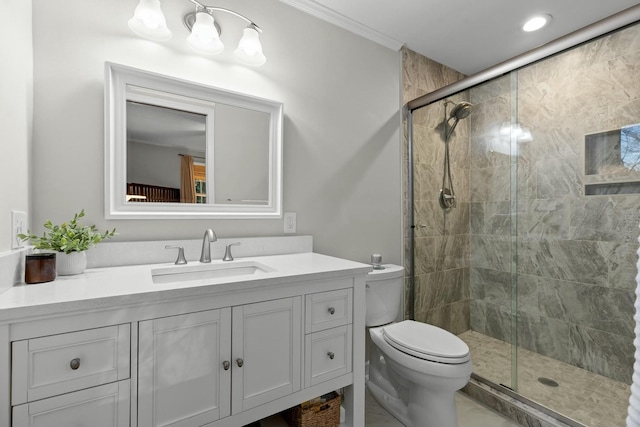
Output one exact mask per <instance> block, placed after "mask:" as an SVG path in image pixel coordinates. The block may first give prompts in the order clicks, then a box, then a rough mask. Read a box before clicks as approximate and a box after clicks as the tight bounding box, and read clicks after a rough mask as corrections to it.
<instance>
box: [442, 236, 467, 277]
mask: <svg viewBox="0 0 640 427" xmlns="http://www.w3.org/2000/svg"><path fill="white" fill-rule="evenodd" d="M435 241H436V248H435V250H436V257H435V260H436V269H437V270H452V269H456V268H465V267H468V266H469V235H468V234H459V235H451V236H442V237H435Z"/></svg>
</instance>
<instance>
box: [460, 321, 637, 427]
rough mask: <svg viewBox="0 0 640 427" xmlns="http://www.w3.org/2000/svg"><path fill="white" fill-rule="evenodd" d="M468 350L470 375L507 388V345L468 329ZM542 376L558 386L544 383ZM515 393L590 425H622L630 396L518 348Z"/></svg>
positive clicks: (608, 382) (622, 387) (623, 387)
mask: <svg viewBox="0 0 640 427" xmlns="http://www.w3.org/2000/svg"><path fill="white" fill-rule="evenodd" d="M459 337H460V338H461V339H462V340H463V341H464V342H466V343H467V345H468V346H469V349H470V350H471V360H472V362H473V372H474V373H475V374H476V375H479V376H481V377H484V378H486V379H488V380H489V381H491V382H494V383H496V384H503V385H506V386H510V385H511V346H510V345H509V344H507V343H505V342H504V341H500V340H497V339H495V338H491V337H488V336H486V335H482V334H480V333H478V332H474V331H467V332H463V333H462V334H460V335H459ZM541 377H543V378H545V379H552V380H553V381H555V382H556V383H557V384H558V386H557V387H550V386H549V385H545V384H544V382H546V381H542V382H541V381H539V379H540V378H541ZM518 393H519V394H521V395H522V396H524V397H526V398H527V399H530V400H532V401H535V402H537V403H539V404H540V405H543V406H546V407H547V408H549V409H551V410H553V411H555V412H557V413H559V414H562V415H564V416H565V417H568V418H571V419H573V420H575V421H578V422H579V423H581V424H584V425H585V426H588V427H612V426H624V425H625V419H626V416H627V405H628V403H629V396H630V394H631V392H630V388H629V385H628V384H625V383H621V382H618V381H614V380H612V379H610V378H607V377H603V376H601V375H597V374H594V373H592V372H589V371H586V370H584V369H580V368H576V367H575V366H572V365H569V364H566V363H564V362H560V361H558V360H555V359H551V358H549V357H546V356H542V355H540V354H538V353H534V352H531V351H528V350H525V349H518Z"/></svg>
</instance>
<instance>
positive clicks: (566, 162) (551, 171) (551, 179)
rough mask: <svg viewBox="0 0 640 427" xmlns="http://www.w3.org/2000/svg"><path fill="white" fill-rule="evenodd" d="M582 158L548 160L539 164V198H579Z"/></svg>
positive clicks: (581, 189)
mask: <svg viewBox="0 0 640 427" xmlns="http://www.w3.org/2000/svg"><path fill="white" fill-rule="evenodd" d="M580 163H581V158H579V157H575V158H571V159H569V158H567V159H547V160H545V161H539V162H538V163H537V172H538V173H537V176H538V198H540V199H558V198H563V197H578V196H582V195H583V194H584V190H583V188H582V178H581V177H582V172H581V171H582V167H581V165H580Z"/></svg>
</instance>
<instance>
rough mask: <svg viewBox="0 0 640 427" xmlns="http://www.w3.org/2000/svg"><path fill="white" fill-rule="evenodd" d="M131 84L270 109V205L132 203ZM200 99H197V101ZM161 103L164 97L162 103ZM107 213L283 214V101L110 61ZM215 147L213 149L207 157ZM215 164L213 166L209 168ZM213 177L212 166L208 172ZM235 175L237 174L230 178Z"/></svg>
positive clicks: (158, 215) (208, 216) (120, 216)
mask: <svg viewBox="0 0 640 427" xmlns="http://www.w3.org/2000/svg"><path fill="white" fill-rule="evenodd" d="M131 87H135V88H136V89H134V90H133V92H136V91H137V90H139V88H142V91H144V89H148V90H149V92H150V93H153V92H164V93H168V94H173V95H177V96H178V97H181V98H193V99H194V100H198V101H204V102H206V103H222V104H227V105H233V106H236V107H241V108H247V109H250V110H255V111H261V112H265V113H268V114H269V115H270V117H271V119H270V135H269V195H268V196H269V199H268V202H267V204H266V205H240V204H229V205H228V204H224V205H223V204H218V205H216V204H210V203H207V204H196V203H127V202H126V201H125V196H126V194H125V193H126V173H127V159H126V155H127V154H126V153H127V126H126V125H127V124H126V117H127V115H126V103H127V100H129V99H135V98H132V97H131V96H130V94H131V93H132V89H131ZM198 101H194V103H197V102H198ZM159 103H160V102H159ZM104 120H105V145H104V149H105V152H104V154H105V169H104V171H105V178H104V195H105V212H104V213H105V218H107V219H215V218H217V219H238V218H241V219H262V218H282V123H283V104H282V103H281V102H276V101H271V100H268V99H264V98H258V97H254V96H250V95H246V94H242V93H238V92H232V91H228V90H223V89H219V88H216V87H213V86H207V85H202V84H199V83H194V82H190V81H187V80H181V79H177V78H174V77H168V76H164V75H161V74H156V73H152V72H149V71H143V70H139V69H136V68H132V67H127V66H124V65H118V64H113V63H110V62H106V63H105V117H104ZM210 152H211V153H212V152H213V150H212V149H209V147H208V148H207V161H209V159H211V158H212V154H209V153H210ZM207 169H209V168H207ZM207 176H209V171H207ZM229 179H233V177H229Z"/></svg>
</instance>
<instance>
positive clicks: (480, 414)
mask: <svg viewBox="0 0 640 427" xmlns="http://www.w3.org/2000/svg"><path fill="white" fill-rule="evenodd" d="M365 408H366V413H365V426H366V427H403V425H402V424H400V422H398V421H397V420H396V419H395V418H393V416H391V415H389V413H388V412H387V411H385V410H384V409H383V408H382V407H380V405H378V402H376V401H375V399H374V398H373V397H371V395H370V394H369V393H368V392H367V395H366V400H365ZM456 409H457V411H458V427H519V426H520V424H517V423H515V422H514V421H511V420H509V419H508V418H505V417H503V416H502V415H500V414H498V413H495V412H493V411H492V410H491V409H488V408H486V407H484V406H482V405H481V404H479V403H476V402H475V401H473V400H471V399H470V398H469V397H467V396H466V395H465V394H463V393H461V392H458V393H456Z"/></svg>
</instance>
